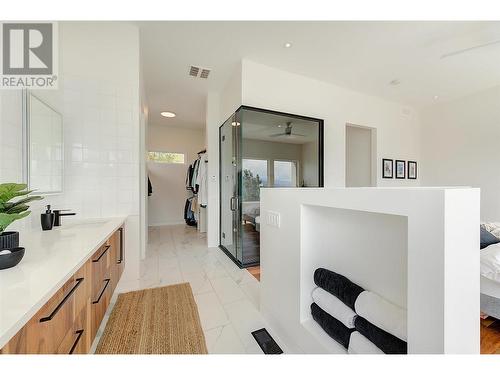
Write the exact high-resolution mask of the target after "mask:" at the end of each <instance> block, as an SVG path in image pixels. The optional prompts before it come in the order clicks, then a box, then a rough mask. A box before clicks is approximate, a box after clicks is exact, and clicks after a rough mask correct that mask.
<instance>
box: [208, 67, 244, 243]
mask: <svg viewBox="0 0 500 375" xmlns="http://www.w3.org/2000/svg"><path fill="white" fill-rule="evenodd" d="M241 84H242V79H241V65H238V66H237V68H236V69H235V72H234V73H233V75H232V76H231V78H230V79H229V80H228V82H227V83H226V85H225V87H224V88H223V89H222V91H221V92H209V93H208V95H207V103H206V123H205V129H206V130H205V131H206V145H207V152H208V159H209V163H208V205H207V217H208V219H207V243H208V246H210V247H214V246H218V245H219V212H220V207H219V127H220V126H221V125H222V124H223V123H224V122H225V121H226V120H227V119H228V117H229V116H231V114H232V113H234V112H235V111H236V110H237V109H238V108H239V107H240V106H241V95H242V92H241ZM210 160H213V161H214V162H210Z"/></svg>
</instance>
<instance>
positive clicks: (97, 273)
mask: <svg viewBox="0 0 500 375" xmlns="http://www.w3.org/2000/svg"><path fill="white" fill-rule="evenodd" d="M111 247H112V245H111V243H110V241H109V240H108V241H106V243H105V244H104V245H102V246H101V248H100V249H99V250H97V251H96V252H95V253H94V255H93V256H92V258H91V262H90V263H91V267H92V290H91V295H92V297H93V296H95V295H96V293H98V292H99V291H100V290H101V286H102V280H103V279H106V278H110V265H111Z"/></svg>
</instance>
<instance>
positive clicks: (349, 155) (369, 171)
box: [345, 124, 377, 187]
mask: <svg viewBox="0 0 500 375" xmlns="http://www.w3.org/2000/svg"><path fill="white" fill-rule="evenodd" d="M376 132H377V129H375V128H370V127H366V126H359V125H353V124H347V125H346V132H345V134H346V142H345V186H346V187H368V186H377V172H376V171H377V170H376V160H377V157H376V155H377V150H376V148H377V133H376Z"/></svg>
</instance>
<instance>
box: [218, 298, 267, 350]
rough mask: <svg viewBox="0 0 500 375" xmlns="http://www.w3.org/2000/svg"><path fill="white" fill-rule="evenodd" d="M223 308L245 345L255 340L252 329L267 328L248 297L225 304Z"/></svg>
mask: <svg viewBox="0 0 500 375" xmlns="http://www.w3.org/2000/svg"><path fill="white" fill-rule="evenodd" d="M224 310H225V311H226V313H227V316H228V317H229V320H230V321H231V324H233V326H234V328H235V330H236V333H237V334H238V336H239V338H240V340H241V342H242V343H243V345H244V346H245V347H247V346H249V345H250V344H252V342H253V341H255V339H254V338H253V336H252V334H251V333H252V332H253V331H256V330H258V329H260V328H267V327H266V324H265V323H264V320H263V319H262V317H261V315H260V313H259V311H258V310H257V309H256V308H255V307H254V305H253V304H252V303H251V302H250V301H249V300H248V299H244V300H241V301H236V302H233V303H231V304H228V305H225V306H224Z"/></svg>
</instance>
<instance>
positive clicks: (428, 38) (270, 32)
mask: <svg viewBox="0 0 500 375" xmlns="http://www.w3.org/2000/svg"><path fill="white" fill-rule="evenodd" d="M139 26H140V30H141V50H142V51H141V53H142V60H143V69H144V79H145V86H146V95H147V100H148V105H149V110H150V112H149V113H150V119H151V123H154V124H165V125H173V126H185V127H192V128H203V127H204V122H205V97H206V93H207V92H208V90H209V89H210V90H219V89H220V88H222V87H223V85H224V83H225V82H226V81H227V79H228V77H229V76H230V75H231V74H232V73H233V72H234V70H235V68H236V67H237V65H238V63H239V61H240V60H241V59H243V58H245V59H249V60H253V61H255V62H259V63H262V64H266V65H269V66H273V67H276V68H280V69H283V70H287V71H290V72H294V73H298V74H303V75H306V76H309V77H312V78H316V79H320V80H323V81H326V82H330V83H333V84H337V85H340V86H343V87H347V88H351V89H354V90H357V91H360V92H364V93H367V94H371V95H376V96H380V97H383V98H386V99H389V100H393V101H397V102H401V103H404V104H407V105H411V106H414V107H416V108H421V107H424V106H428V105H432V104H434V103H436V102H440V101H448V100H452V99H455V98H458V97H461V96H465V95H468V94H471V93H474V92H477V91H480V90H483V89H486V88H489V87H493V86H496V85H499V84H500V68H499V67H500V43H496V44H490V45H489V46H486V47H483V48H477V49H474V48H473V49H470V50H468V51H466V52H464V53H460V54H457V55H452V56H449V57H446V58H441V57H442V56H443V55H446V54H449V53H453V52H455V51H459V50H465V49H469V48H471V47H475V46H478V45H482V44H485V43H491V42H495V41H500V22H449V21H448V22H427V21H426V22H346V21H343V22H171V21H168V22H167V21H165V22H140V23H139ZM285 42H291V43H292V44H293V45H292V48H288V49H287V48H284V47H283V45H284V43H285ZM191 65H195V66H199V67H203V68H210V69H212V72H211V73H210V77H209V78H208V79H207V80H202V79H199V78H194V77H190V76H189V75H188V71H189V67H190V66H191ZM394 79H398V80H399V81H400V84H399V85H396V86H393V85H389V82H390V81H391V80H394ZM436 95H437V96H438V97H439V98H438V99H435V98H434V97H435V96H436ZM164 110H170V111H173V112H175V113H177V117H176V118H174V119H166V118H163V117H161V116H160V115H159V112H161V111H164Z"/></svg>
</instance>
